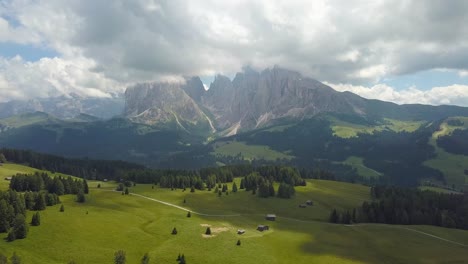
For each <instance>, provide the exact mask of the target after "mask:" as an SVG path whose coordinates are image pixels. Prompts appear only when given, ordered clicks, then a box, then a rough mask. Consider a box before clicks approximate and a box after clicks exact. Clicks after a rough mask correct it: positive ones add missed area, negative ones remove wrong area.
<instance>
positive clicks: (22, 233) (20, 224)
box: [13, 214, 28, 239]
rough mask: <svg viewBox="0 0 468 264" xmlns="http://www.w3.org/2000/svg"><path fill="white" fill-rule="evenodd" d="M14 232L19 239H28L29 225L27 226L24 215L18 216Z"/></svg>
mask: <svg viewBox="0 0 468 264" xmlns="http://www.w3.org/2000/svg"><path fill="white" fill-rule="evenodd" d="M13 230H14V232H15V237H16V238H17V239H23V238H26V236H27V235H28V225H27V224H26V219H25V218H24V215H22V214H17V215H16V218H15V222H14V224H13Z"/></svg>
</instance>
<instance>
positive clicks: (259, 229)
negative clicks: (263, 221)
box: [257, 225, 270, 232]
mask: <svg viewBox="0 0 468 264" xmlns="http://www.w3.org/2000/svg"><path fill="white" fill-rule="evenodd" d="M269 229H270V227H269V226H267V225H258V226H257V230H258V231H260V232H263V231H267V230H269Z"/></svg>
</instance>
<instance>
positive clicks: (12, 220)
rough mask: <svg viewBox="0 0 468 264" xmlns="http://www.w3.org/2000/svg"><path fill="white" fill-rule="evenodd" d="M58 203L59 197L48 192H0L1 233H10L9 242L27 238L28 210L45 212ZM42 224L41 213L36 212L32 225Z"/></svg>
mask: <svg viewBox="0 0 468 264" xmlns="http://www.w3.org/2000/svg"><path fill="white" fill-rule="evenodd" d="M47 197H48V198H47ZM49 199H50V200H52V201H53V202H51V204H49V203H48V201H49ZM54 199H57V200H54ZM56 202H58V197H57V195H56V194H48V193H46V192H26V193H24V194H21V193H18V192H16V191H13V190H11V189H10V190H8V191H6V192H2V191H0V233H8V236H7V240H8V241H13V240H16V239H23V238H26V236H27V234H28V225H27V223H26V210H28V209H30V210H44V209H45V207H46V206H48V205H54V204H55V203H56ZM40 224H41V218H40V215H39V212H36V213H34V214H33V216H32V220H31V225H32V226H38V225H40Z"/></svg>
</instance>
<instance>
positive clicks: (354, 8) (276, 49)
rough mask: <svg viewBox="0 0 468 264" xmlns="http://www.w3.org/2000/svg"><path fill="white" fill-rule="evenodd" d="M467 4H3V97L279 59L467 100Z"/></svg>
mask: <svg viewBox="0 0 468 264" xmlns="http://www.w3.org/2000/svg"><path fill="white" fill-rule="evenodd" d="M466 14H468V1H466V0H449V1H447V0H425V1H419V0H414V1H412V0H388V1H385V0H373V1H369V0H362V1H360V0H341V1H339V0H314V1H310V0H278V1H271V0H250V1H247V0H238V1H219V0H204V1H201V0H200V1H199V0H190V1H182V0H167V1H156V0H132V1H128V0H112V1H108V0H106V1H104V0H67V1H63V0H0V102H4V101H9V100H26V99H31V98H38V97H41V98H44V97H53V96H59V95H69V94H78V95H81V96H84V97H111V96H114V95H116V94H118V93H122V92H123V91H124V90H125V87H127V86H128V85H130V84H132V83H135V82H146V81H174V80H181V79H182V78H183V76H195V75H196V76H200V77H201V79H202V80H203V82H204V83H205V84H206V85H207V86H209V84H210V81H211V80H213V78H214V76H215V75H216V74H224V75H227V76H234V75H235V73H236V72H238V71H241V70H242V68H243V67H245V66H250V67H252V68H254V69H258V70H261V69H265V68H268V67H273V66H275V65H278V66H280V67H283V68H287V69H291V70H296V71H299V72H301V73H302V74H303V75H304V76H308V77H311V78H314V79H317V80H319V81H322V82H324V83H326V84H328V85H330V86H331V87H333V88H334V89H336V90H338V91H351V92H354V93H357V94H359V95H361V96H363V97H366V98H372V99H381V100H386V101H392V102H395V103H399V104H403V103H422V104H433V105H440V104H454V105H461V106H468V16H467V15H466Z"/></svg>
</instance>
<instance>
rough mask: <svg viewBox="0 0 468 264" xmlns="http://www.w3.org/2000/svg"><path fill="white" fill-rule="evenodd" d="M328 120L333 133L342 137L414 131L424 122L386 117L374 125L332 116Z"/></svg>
mask: <svg viewBox="0 0 468 264" xmlns="http://www.w3.org/2000/svg"><path fill="white" fill-rule="evenodd" d="M330 121H331V123H332V125H331V128H332V130H333V133H334V135H335V136H338V137H342V138H351V137H357V136H358V135H359V134H360V133H363V134H372V133H374V132H379V131H383V130H390V131H395V132H403V131H406V132H414V131H416V130H417V129H418V128H419V127H421V125H423V124H424V122H423V121H402V120H395V119H388V118H385V119H384V121H385V123H383V124H379V125H375V126H366V125H360V124H354V123H350V122H346V121H343V120H340V119H338V118H334V117H330Z"/></svg>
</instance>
